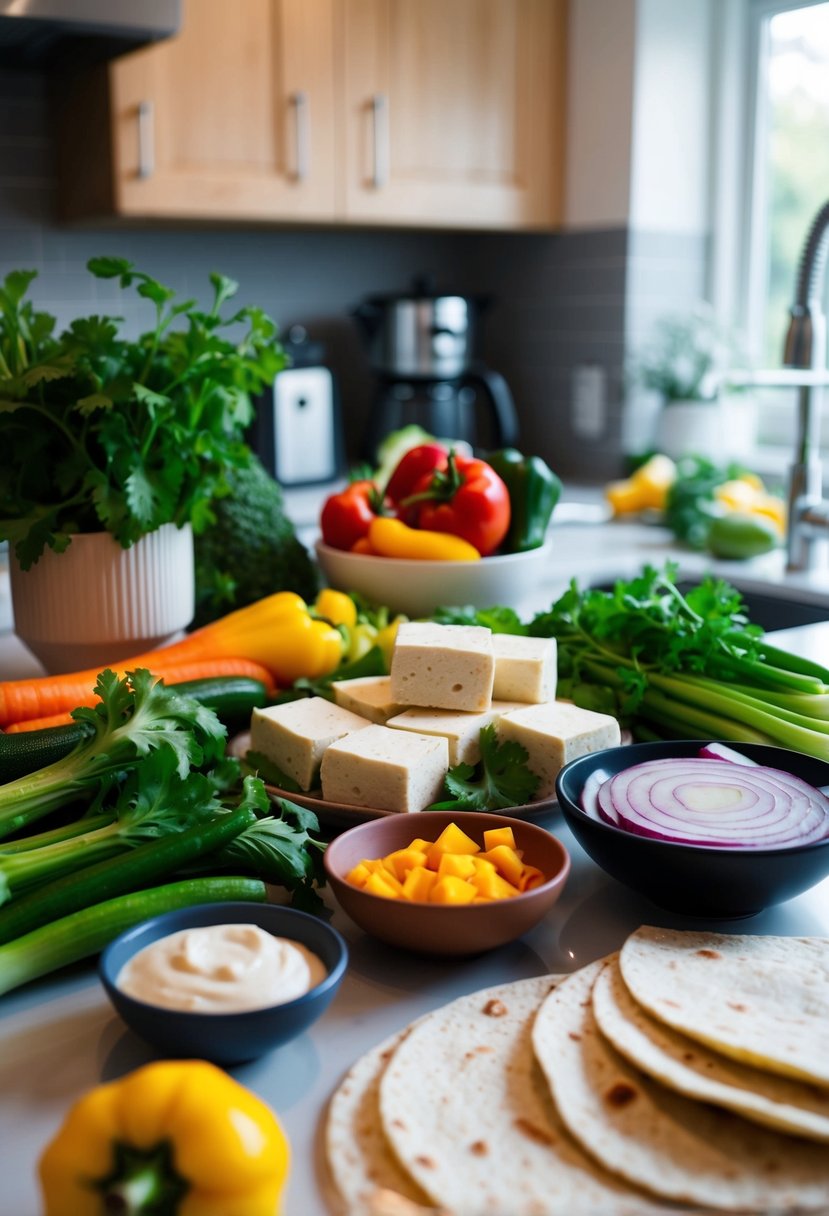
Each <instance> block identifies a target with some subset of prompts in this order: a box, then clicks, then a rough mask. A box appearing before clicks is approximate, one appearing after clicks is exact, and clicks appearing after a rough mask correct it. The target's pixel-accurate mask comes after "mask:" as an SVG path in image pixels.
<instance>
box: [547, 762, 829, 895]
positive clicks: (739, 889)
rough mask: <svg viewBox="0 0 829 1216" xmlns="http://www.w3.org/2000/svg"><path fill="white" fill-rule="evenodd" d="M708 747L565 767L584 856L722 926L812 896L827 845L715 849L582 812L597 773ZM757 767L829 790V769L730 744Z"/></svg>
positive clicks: (565, 788)
mask: <svg viewBox="0 0 829 1216" xmlns="http://www.w3.org/2000/svg"><path fill="white" fill-rule="evenodd" d="M710 742H711V740H710V739H706V740H693V739H691V740H680V741H677V742H674V741H673V740H671V741H668V742H658V743H634V744H631V745H630V746H627V747H611V748H607V749H606V750H605V751H600V752H594V753H593V754H592V755H590V756H582V757H581V758H580V759H578V760H572V761H571V762H570V763H569V764H566V765H565V766H564V768H563V769H562V770H561V772H560V773H559V775H558V778H557V780H556V792H557V794H558V801H559V805H560V807H561V809H562V812H563V814H564V818H565V819H566V820H567V823H568V825H569V827H570V830H571V831H572V833H573V835H574V836H575V838H576V840H577V841H578V842H579V844H580V845H581V847H582V848H583V849H584V851H585V852H586V853H587V854H589V856H590V857H592V859H593V861H595V862H596V864H597V865H600V866H601V868H602V869H603V870H606V871H607V873H608V874H610V875H611V876H612V877H613V878H616V879H618V880H619V882H622V883H624V884H625V885H626V886H628V887H632V888H633V890H634V891H639V892H641V893H642V894H643V895H647V896H648V898H649V899H651V900H653V902H654V903H655V904H658V905H659V906H660V907H662V908H667V909H669V910H670V911H672V912H680V913H682V914H683V915H685V916H702V917H708V918H711V919H724V918H728V917H737V916H753V915H754V914H755V913H757V912H761V911H762V910H763V908H768V907H771V906H772V905H773V904H779V903H783V902H784V901H785V900H787V899H792V898H793V896H795V895H800V894H802V893H803V892H804V891H808V889H809V888H810V887H813V886H814V885H815V884H816V883H818V882H820V881H821V879H823V878H825V877H826V876H827V874H829V840H820V841H817V842H815V843H813V844H804V845H794V846H793V847H791V848H775V849H716V848H709V847H707V846H705V845H692V844H676V843H673V842H671V841H667V840H651V839H649V838H648V837H646V836H637V835H635V834H634V833H633V832H628V831H625V830H624V829H623V828H618V827H614V826H613V825H612V824H609V823H598V822H597V821H596V820H594V819H591V818H590V817H589V816H588V815H586V814H585V813H584V811H583V810H582V809H581V801H580V800H581V792H582V789H583V788H584V783H585V781H586V780H587V778H588V777H589V776H590V775H591V773H594V772H597V771H601V772H602V773H606V774H607V776H608V777H612V776H614V775H615V774H616V773H619V772H622V770H623V769H626V768H630V767H631V766H632V765H634V764H641V763H642V762H643V761H645V760H664V759H667V758H668V757H669V756H677V757H687V756H695V755H696V754H697V752H698V751H699V749H700V748H701V747H704V746H705V744H706V743H710ZM730 746H731V747H734V748H736V749H738V750H739V751H741V752H743V753H744V754H745V755H746V756H748V757H749V758H750V759H751V760H756V761H757V762H758V763H759V764H765V765H767V766H768V767H769V768H777V769H783V770H784V771H786V772H789V773H793V774H794V775H795V776H797V777H800V778H801V779H802V780H803V781H808V782H809V784H810V785H814V786H823V785H829V764H826V763H825V762H824V761H823V760H816V759H814V758H813V757H812V756H804V755H803V754H802V753H801V752H792V751H788V750H787V749H786V748H783V747H768V746H766V745H765V744H761V743H732V744H730Z"/></svg>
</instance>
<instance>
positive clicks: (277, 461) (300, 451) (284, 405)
mask: <svg viewBox="0 0 829 1216" xmlns="http://www.w3.org/2000/svg"><path fill="white" fill-rule="evenodd" d="M283 345H284V347H285V351H286V353H287V354H288V356H289V357H290V360H291V363H290V366H289V367H286V368H285V369H284V370H283V371H281V372H280V373H279V374H278V375H277V377H276V378H275V380H274V383H273V388H272V390H270V391H269V392H268V393H266V394H264V396H263V397H262V398H261V399H260V401H259V404H258V407H257V417H256V424H255V426H254V429H253V432H252V436H251V444H252V446H253V447H254V448H255V450H256V452H257V453H258V455H259V457H260V459H261V460H262V463H263V464H264V465H265V468H266V469H268V471H269V472H270V473H272V474H273V476H274V477H275V478H276V480H277V481H278V482H280V483H281V484H282V485H284V486H296V485H311V484H313V483H315V482H327V481H333V480H334V479H335V478H336V477H337V476H338V475H339V473H340V470H341V467H342V458H343V457H342V453H343V441H342V428H341V422H340V404H339V396H338V393H337V387H336V384H335V382H334V377H333V375H332V374H331V369H330V368H328V367H326V366H325V364H324V362H323V360H324V354H325V352H324V348H323V346H322V344H321V343H320V342H312V341H310V340H309V338H308V335H307V333H306V331H305V329H304V328H303V327H302V326H300V325H295V326H293V327H292V328H291V329H290V330H289V331H288V335H287V338H286V340H285V341H284V343H283Z"/></svg>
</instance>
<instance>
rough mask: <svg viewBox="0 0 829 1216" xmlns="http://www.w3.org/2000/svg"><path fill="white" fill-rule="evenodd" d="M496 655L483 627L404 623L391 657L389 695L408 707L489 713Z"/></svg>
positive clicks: (487, 633)
mask: <svg viewBox="0 0 829 1216" xmlns="http://www.w3.org/2000/svg"><path fill="white" fill-rule="evenodd" d="M494 678H495V656H494V655H493V652H492V634H491V632H490V631H489V629H484V628H483V627H482V626H480V625H434V624H432V623H431V622H430V621H404V622H403V623H402V624H401V625H400V626H399V628H398V630H397V637H396V638H395V643H394V649H393V650H392V656H391V695H392V696H393V697H394V699H395V701H400V702H401V703H402V704H404V705H421V706H426V707H430V708H433V709H462V710H466V711H468V712H470V713H479V712H480V711H481V710H484V709H489V706H490V702H491V700H492V682H493V680H494Z"/></svg>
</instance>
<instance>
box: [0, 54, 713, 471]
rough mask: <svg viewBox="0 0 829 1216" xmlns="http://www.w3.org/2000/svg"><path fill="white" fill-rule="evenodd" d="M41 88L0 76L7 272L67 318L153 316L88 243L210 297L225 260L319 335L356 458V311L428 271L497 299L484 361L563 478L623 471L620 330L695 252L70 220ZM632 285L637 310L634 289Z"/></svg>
mask: <svg viewBox="0 0 829 1216" xmlns="http://www.w3.org/2000/svg"><path fill="white" fill-rule="evenodd" d="M47 92H48V90H47V82H46V80H45V78H43V77H42V76H40V75H38V74H34V73H33V74H21V73H12V72H8V71H6V72H0V275H2V274H5V273H7V272H8V271H9V270H11V269H13V268H17V267H26V268H32V269H37V270H38V272H39V278H38V279H37V280H36V282H35V285H34V289H33V294H34V298H35V299H36V302H37V304H38V306H39V307H41V308H45V309H47V310H49V311H51V312H54V313H55V314H56V316H57V318H58V321H59V323H60V324H64V323H66V322H68V321H69V320H71V319H72V317H73V316H75V315H77V314H78V313H79V312H88V311H90V310H95V309H100V310H101V311H107V312H116V313H118V314H119V315H121V316H123V317H124V318H125V319H126V321H127V323H128V324H129V326H130V328H131V329H132V330H134V331H138V330H139V329H140V328H141V327H142V326H143V325H145V324H146V323H147V315H146V313H143V312H142V308H143V307H144V306H143V305H139V303H138V302H137V301H136V299H135V297H134V296H133V295H131V294H130V293H129V292H126V293H122V292H121V290H120V288H119V287H118V286H117V284H114V283H112V282H105V283H102V282H98V281H96V280H93V279H92V277H91V276H89V275H88V274H87V273H86V272H85V269H84V266H85V262H86V260H87V259H88V258H89V257H91V256H93V255H95V254H100V253H118V254H122V255H124V256H126V257H129V258H130V259H132V260H133V261H135V262H136V263H137V264H138V265H140V266H141V268H142V269H145V270H147V271H149V272H150V273H152V274H155V275H157V276H158V277H159V278H161V279H162V280H163V281H165V282H167V283H169V284H170V285H171V286H172V287H174V288H176V289H177V290H179V291H181V292H185V293H187V294H196V295H200V296H202V297H206V295H207V290H206V285H207V275H208V273H209V272H210V271H211V270H213V269H217V270H221V271H222V272H223V273H225V274H228V275H231V276H232V277H234V278H237V279H238V280H239V281H240V283H241V290H240V294H239V299H240V302H251V303H254V302H255V303H257V304H259V305H261V306H262V307H263V308H265V309H267V310H268V311H269V312H270V313H271V314H272V315H273V316H275V317H276V319H277V321H278V322H279V323H280V325H281V326H282V327H283V328H284V327H287V326H288V325H290V324H292V323H295V322H300V323H302V324H304V325H305V326H306V327H307V328H308V330H309V331H310V332H311V334H312V336H314V337H317V338H320V339H322V340H323V341H324V342H325V343H326V345H327V347H328V355H329V361H330V363H331V365H332V367H333V369H334V371H335V373H336V376H337V379H338V383H339V386H340V391H341V397H342V401H343V407H344V416H345V423H346V435H347V442H348V447H349V451H350V454H351V455H352V457H353V456H356V454H357V452H358V451H359V446H360V434H361V430H362V427H363V424H364V422H365V419H366V416H367V412H368V409H369V405H370V402H371V396H372V377H371V373H370V370H369V368H368V366H367V362H366V359H365V355H364V352H363V350H362V346H361V341H360V337H359V334H358V332H357V330H356V327H355V325H354V323H353V321H352V320H351V318H350V316H349V310H350V308H351V307H352V306H353V305H354V304H356V303H357V302H358V301H359V300H360V299H361V297H363V296H364V295H366V294H369V293H373V292H394V291H399V290H403V289H405V288H407V287H408V286H409V284H410V282H411V280H412V279H413V278H414V277H415V276H416V275H421V274H427V275H431V276H432V277H433V278H434V280H435V283H436V285H437V287H438V288H439V289H446V290H452V291H459V292H462V293H481V294H484V295H488V296H491V297H492V304H491V307H490V308H489V310H488V311H487V314H486V317H485V320H484V323H483V326H482V342H481V356H482V358H483V360H484V361H485V362H486V363H488V364H489V365H490V366H492V367H494V368H496V369H497V370H498V371H500V372H501V373H502V374H503V375H504V376H505V377H506V378H507V380H508V382H509V384H510V386H511V388H512V391H513V394H514V396H515V400H516V405H517V408H518V412H519V416H520V419H521V424H522V437H521V444H522V446H523V447H525V448H526V449H532V450H535V451H537V452H539V453H540V454H541V455H543V456H544V457H545V458H546V459H547V460H548V461H549V462H550V463H551V464H552V465H553V466H554V467H555V468H556V469H557V470H558V471H559V472H560V474H561V475H562V476H563V477H565V478H569V479H573V480H580V481H586V482H589V481H593V482H600V481H602V480H604V479H606V478H607V477H610V476H615V475H617V473H618V472H619V471H620V469H621V467H622V459H623V458H622V448H621V444H622V410H623V391H622V387H623V376H622V371H623V366H624V351H625V341H626V334H627V335H630V333H631V320H632V318H634V317H639V316H640V313H641V315H645V314H646V313H647V311H648V307H647V306H648V305H649V303H650V302H652V301H654V300H656V299H659V300H660V302H661V301H662V299H663V298H664V295H665V294H667V295H670V292H671V290H672V282H676V281H677V280H681V283H682V288H683V291H686V290H687V291H689V292H690V291H691V286H689V283H691V282H693V285H694V286H695V285H696V281H697V279H698V278H699V273H700V272H699V261H698V260H696V261H695V259H698V256H699V250H698V249H697V250H696V252H695V251H694V250H693V249H692V248H690V246H686V245H683V244H679V245H678V244H677V242H675V241H673V240H671V238H670V237H667V238H664V239H662V238H660V239H659V240H658V241H656V242H654V243H653V244H650V245H648V244H647V242H644V243H643V241H642V240H640V239H637V240H636V241H632V240H631V239H630V238H629V235H628V233H627V231H626V230H624V229H618V230H612V231H598V232H570V233H561V234H523V233H522V234H518V233H515V234H513V233H510V234H504V233H497V234H487V233H449V232H447V233H442V232H410V231H399V232H398V231H390V230H385V229H378V230H356V229H355V230H352V229H346V228H340V229H336V228H324V229H314V228H304V229H297V228H293V227H292V228H278V227H274V228H273V229H263V228H259V229H255V230H254V229H233V228H231V227H222V228H218V227H217V228H215V229H214V228H204V227H201V228H193V229H189V228H183V227H182V226H180V225H179V226H177V227H164V226H160V225H159V226H154V227H136V226H122V225H119V226H115V227H114V226H108V227H93V228H86V227H84V228H66V227H61V226H59V225H58V224H57V222H56V221H55V219H54V213H55V207H54V201H55V199H54V195H55V180H54V174H53V169H52V153H53V148H52V141H51V123H50V118H49V105H48V96H47ZM695 267H696V269H695ZM631 276H633V277H631ZM686 280H688V282H687V283H686ZM663 283H664V288H665V291H664V293H663V291H662V286H661V285H662V284H663ZM631 285H633V286H634V287H635V295H636V297H637V298H638V299H639V300H640V302H641V301H644V308H642V307H640V304H637V302H636V299H632V296H631ZM637 328H638V326H637ZM581 364H585V365H591V366H592V365H598V366H600V367H601V368H602V369H603V371H604V375H605V385H606V392H605V410H604V413H605V417H604V422H603V425H602V426H601V429H600V432H599V433H597V434H595V436H594V437H592V438H590V439H584V438H579V436H578V433H577V428H576V427H574V420H573V416H572V395H573V394H572V379H573V369H574V367H577V366H578V365H581Z"/></svg>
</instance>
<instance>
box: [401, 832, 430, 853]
mask: <svg viewBox="0 0 829 1216" xmlns="http://www.w3.org/2000/svg"><path fill="white" fill-rule="evenodd" d="M434 843H435V842H434V840H424V839H423V837H422V836H416V837H415V839H414V840H412V841H411V842H410V843H409V844H408V845H407V846H406V847H407V848H409V849H417V851H418V853H428V852H429V850H430V849H431V847H432V845H433V844H434Z"/></svg>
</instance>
